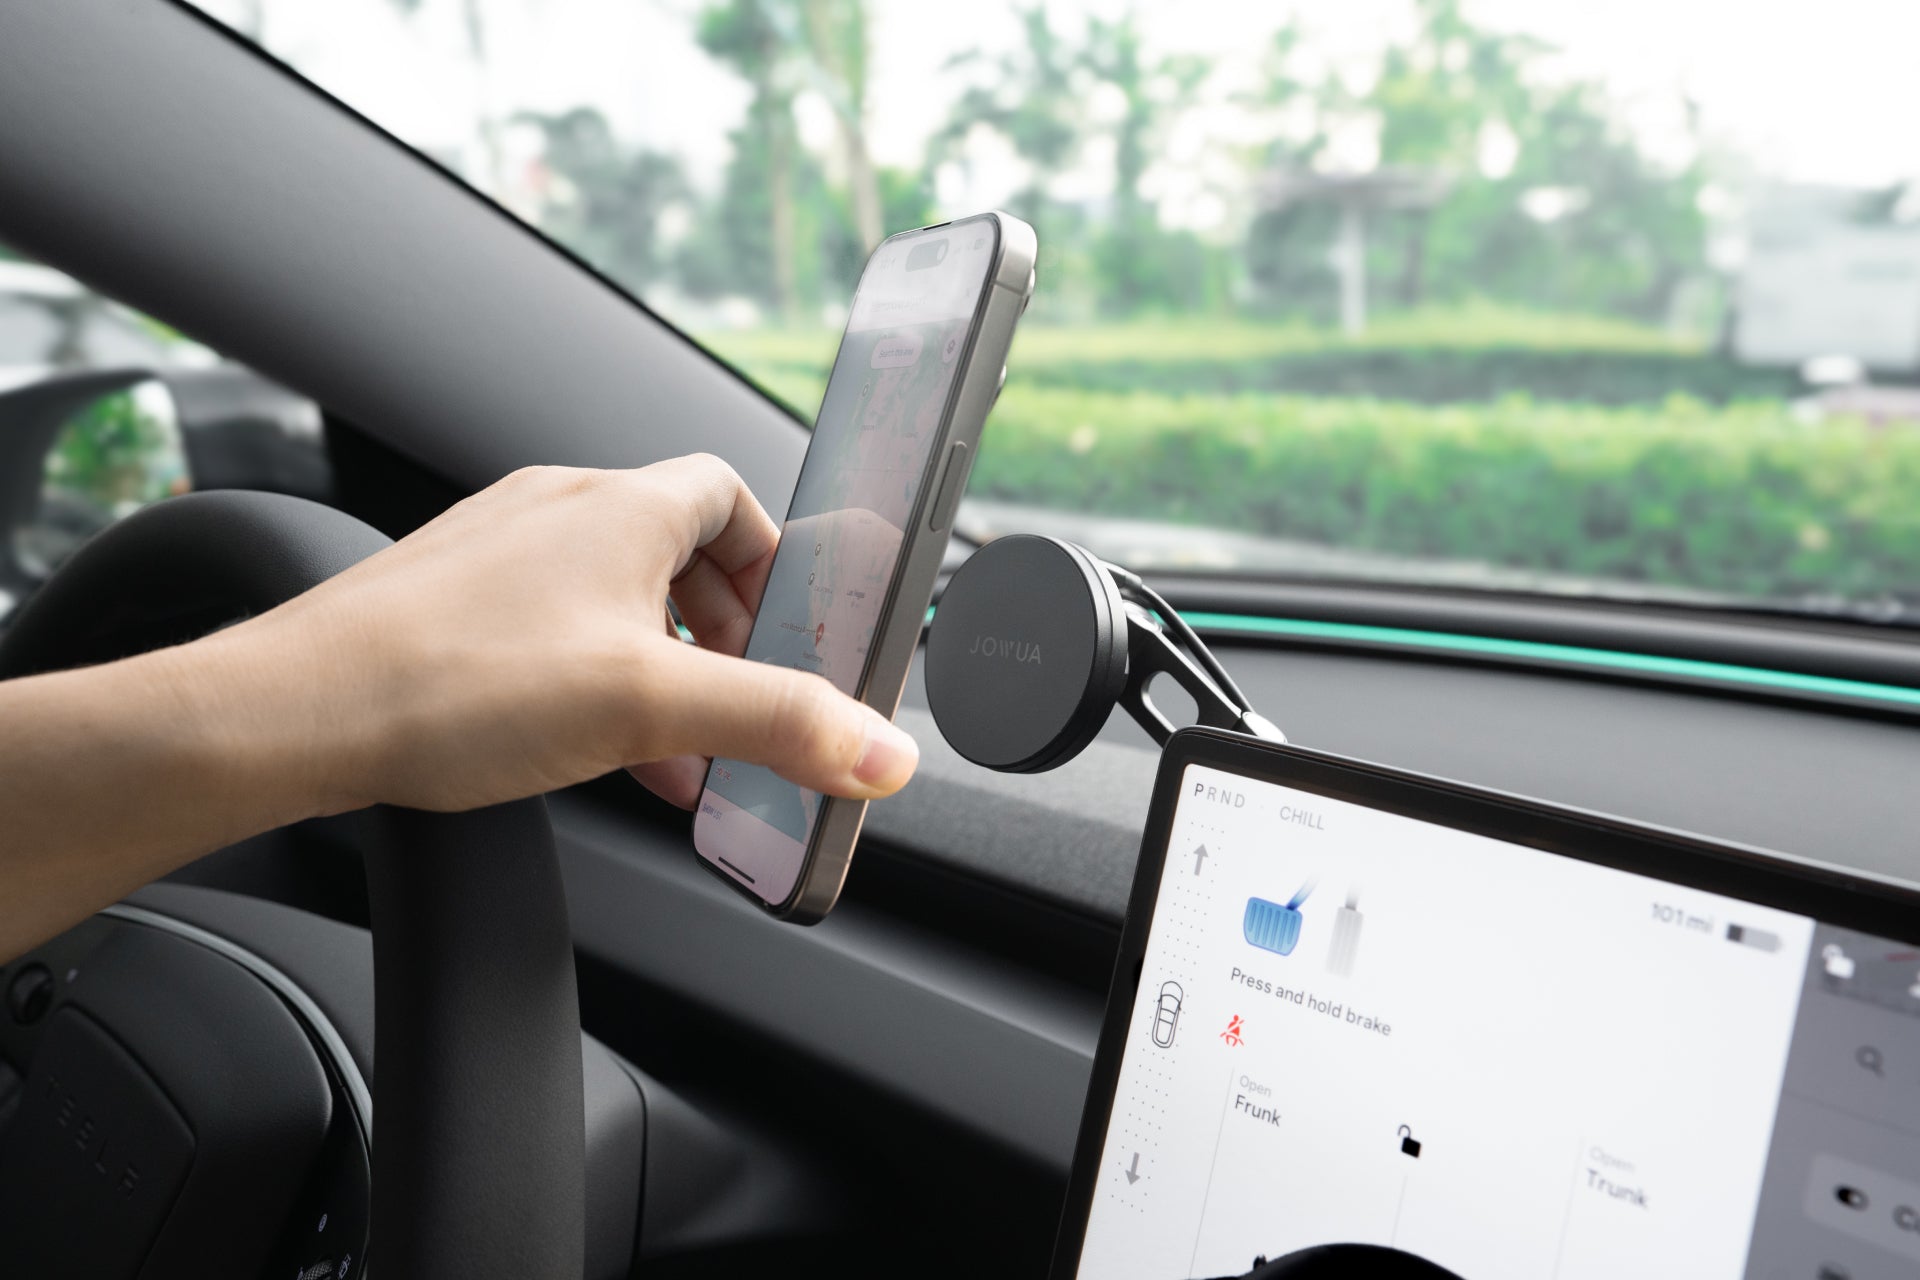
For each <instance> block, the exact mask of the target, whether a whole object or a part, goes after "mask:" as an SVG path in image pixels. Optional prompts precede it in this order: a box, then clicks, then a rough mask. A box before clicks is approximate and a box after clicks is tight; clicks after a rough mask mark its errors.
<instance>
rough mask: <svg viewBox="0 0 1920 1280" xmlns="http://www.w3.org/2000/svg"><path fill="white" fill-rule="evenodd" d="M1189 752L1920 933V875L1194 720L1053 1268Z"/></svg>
mask: <svg viewBox="0 0 1920 1280" xmlns="http://www.w3.org/2000/svg"><path fill="white" fill-rule="evenodd" d="M1191 764H1199V765H1206V766H1209V767H1211V768H1215V769H1220V770H1222V771H1224V772H1227V773H1231V774H1235V775H1238V776H1240V777H1244V778H1248V779H1251V780H1255V781H1260V782H1272V783H1277V784H1279V785H1280V786H1284V787H1292V788H1294V789H1296V790H1300V791H1305V792H1309V793H1311V794H1313V795H1319V796H1325V797H1327V798H1329V799H1334V800H1342V801H1346V802H1347V803H1349V804H1355V805H1360V806H1363V807H1365V808H1369V809H1375V810H1379V811H1382V812H1386V813H1392V814H1398V815H1400V816H1402V817H1407V818H1412V819H1415V820H1416V821H1420V822H1430V823H1433V824H1435V825H1437V826H1443V827H1451V828H1453V829H1455V830H1457V831H1466V832H1469V833H1471V834H1474V835H1482V836H1487V837H1489V838H1491V839H1494V840H1502V841H1505V842H1506V843H1508V844H1515V845H1520V846H1523V847H1526V848H1531V849H1538V850H1540V851H1541V852H1543V853H1548V854H1553V855H1556V856H1559V857H1563V858H1571V859H1574V860H1575V861H1578V862H1587V863H1593V864H1595V865H1597V866H1604V867H1613V868H1615V869H1616V870H1620V871H1627V872H1632V873H1633V874H1635V875H1641V876H1647V877H1649V878H1651V879H1655V880H1661V881H1665V882H1666V883H1669V884H1676V885H1682V886H1685V887H1688V888H1693V889H1699V890H1703V891H1705V892H1708V893H1717V894H1723V895H1725V896H1727V897H1731V898H1741V899H1744V900H1746V901H1748V902H1753V903H1758V904H1760V905H1762V906H1768V907H1774V908H1777V909H1779V910H1782V911H1790V912H1793V913H1795V914H1797V915H1803V916H1810V917H1812V918H1813V919H1815V920H1817V921H1820V922H1821V923H1823V924H1830V925H1837V926H1839V927H1841V928H1844V929H1854V930H1858V931H1859V932H1862V933H1869V934H1873V935H1874V936H1876V937H1881V938H1887V939H1890V940H1892V941H1895V942H1899V943H1903V944H1913V945H1920V886H1916V885H1913V884H1908V883H1906V882H1904V881H1899V880H1893V879H1889V878H1884V877H1880V876H1874V875H1869V874H1867V873H1864V872H1858V871H1851V870H1847V869H1845V868H1842V867H1836V866H1832V865H1830V864H1828V863H1823V862H1816V861H1813V860H1811V859H1805V858H1797V857H1793V856H1792V855H1789V854H1782V853H1774V852H1771V851H1768V850H1764V849H1757V848H1754V847H1751V846H1748V845H1741V844H1734V843H1730V842H1727V841H1718V840H1709V839H1706V838H1705V837H1702V836H1697V835H1692V834H1689V833H1687V832H1683V831H1674V830H1669V829H1667V828H1664V827H1656V826H1651V825H1648V824H1644V823H1636V822H1628V821H1626V820H1624V819H1621V818H1615V817H1610V816H1608V815H1606V814H1600V813H1593V812H1589V811H1587V810H1584V809H1576V808H1571V807H1568V806H1563V805H1554V804H1548V803H1546V802H1544V801H1539V800H1531V799H1528V798H1526V797H1524V796H1517V795H1512V794H1509V793H1507V792H1503V791H1494V790H1490V789H1487V788H1484V787H1473V786H1468V785H1466V784H1465V783H1459V782H1453V781H1449V780H1448V779H1445V778H1436V777H1431V776H1428V775H1426V774H1419V773H1411V772H1408V771H1405V770H1400V769H1390V768H1387V767H1385V766H1382V765H1376V764H1369V763H1367V762H1365V761H1361V760H1352V759H1349V758H1347V757H1345V756H1337V755H1332V754H1329V753H1326V752H1321V751H1311V750H1307V749H1305V748H1302V747H1297V746H1289V745H1285V744H1282V743H1276V742H1269V741H1265V740H1262V739H1259V738H1253V737H1249V736H1247V735H1245V734H1241V733H1232V732H1228V731H1225V730H1221V729H1211V728H1191V729H1182V730H1181V731H1180V732H1178V733H1176V734H1174V735H1173V737H1172V738H1171V739H1170V740H1169V741H1168V743H1167V745H1166V749H1165V750H1164V751H1163V752H1162V753H1161V756H1160V769H1159V772H1158V774H1157V775H1156V776H1155V778H1154V784H1153V801H1152V805H1151V807H1150V808H1149V810H1148V813H1147V825H1146V830H1145V832H1144V833H1143V834H1142V836H1141V841H1140V860H1139V863H1138V865H1137V867H1136V869H1135V871H1134V878H1133V889H1132V891H1131V892H1130V893H1129V894H1128V897H1127V914H1126V919H1125V922H1124V923H1123V924H1122V926H1121V937H1120V953H1119V956H1118V958H1117V959H1116V960H1115V963H1114V970H1113V980H1112V983H1111V984H1110V986H1109V987H1108V990H1107V1009H1106V1014H1105V1017H1104V1019H1103V1020H1102V1022H1101V1026H1100V1042H1099V1048H1098V1049H1097V1050H1096V1052H1095V1054H1094V1060H1093V1077H1092V1080H1091V1083H1090V1084H1089V1085H1088V1088H1087V1103H1086V1108H1085V1110H1084V1111H1082V1113H1081V1117H1080V1133H1079V1138H1078V1140H1077V1142H1076V1145H1075V1147H1074V1158H1073V1172H1072V1175H1071V1177H1070V1179H1069V1181H1068V1184H1067V1199H1066V1205H1065V1208H1064V1209H1063V1210H1062V1212H1061V1217H1060V1231H1059V1235H1058V1236H1057V1237H1056V1239H1055V1243H1054V1251H1053V1265H1052V1267H1051V1268H1050V1269H1049V1271H1048V1275H1049V1276H1050V1277H1051V1280H1073V1277H1074V1273H1075V1271H1076V1270H1077V1269H1078V1267H1079V1265H1080V1252H1081V1249H1082V1247H1083V1246H1084V1245H1085V1243H1086V1233H1087V1219H1088V1217H1089V1215H1090V1214H1091V1212H1092V1208H1093V1191H1094V1184H1095V1182H1096V1181H1097V1179H1098V1175H1099V1169H1098V1167H1097V1162H1098V1161H1099V1159H1100V1153H1101V1151H1102V1149H1103V1147H1104V1146H1105V1141H1106V1133H1107V1125H1108V1123H1109V1121H1110V1120H1111V1118H1112V1112H1113V1099H1114V1093H1115V1091H1116V1090H1117V1089H1118V1088H1119V1084H1120V1064H1121V1060H1122V1058H1123V1057H1124V1056H1125V1051H1126V1042H1127V1036H1128V1033H1129V1030H1130V1029H1131V1024H1132V1022H1133V1007H1134V1001H1135V999H1136V997H1137V995H1138V993H1139V987H1140V979H1141V970H1142V967H1143V966H1144V964H1145V959H1146V951H1147V939H1148V936H1149V934H1150V932H1151V929H1152V923H1153V913H1154V906H1155V904H1156V902H1157V901H1158V899H1159V896H1160V879H1161V874H1162V871H1163V869H1164V868H1165V865H1166V858H1167V845H1168V842H1169V841H1170V840H1171V839H1172V838H1173V817H1174V811H1175V809H1176V808H1178V805H1179V798H1180V797H1179V791H1180V783H1181V779H1182V777H1183V776H1184V775H1185V773H1186V769H1187V766H1188V765H1191Z"/></svg>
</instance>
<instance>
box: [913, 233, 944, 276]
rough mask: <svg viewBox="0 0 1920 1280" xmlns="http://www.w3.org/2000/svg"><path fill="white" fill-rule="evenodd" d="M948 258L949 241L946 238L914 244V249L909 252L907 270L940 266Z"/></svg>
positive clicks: (922, 269)
mask: <svg viewBox="0 0 1920 1280" xmlns="http://www.w3.org/2000/svg"><path fill="white" fill-rule="evenodd" d="M946 258H947V242H946V241H945V240H944V239H942V240H929V241H927V242H926V243H925V244H917V245H915V246H913V248H912V250H911V251H909V252H908V254H907V270H909V271H924V270H926V269H927V268H928V267H937V266H939V265H940V264H941V263H942V262H944V261H946Z"/></svg>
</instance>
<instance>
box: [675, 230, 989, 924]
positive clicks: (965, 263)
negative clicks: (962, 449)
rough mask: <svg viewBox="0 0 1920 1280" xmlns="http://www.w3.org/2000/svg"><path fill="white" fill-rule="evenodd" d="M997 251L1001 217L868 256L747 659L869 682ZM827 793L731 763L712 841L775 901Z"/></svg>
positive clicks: (792, 875)
mask: <svg viewBox="0 0 1920 1280" xmlns="http://www.w3.org/2000/svg"><path fill="white" fill-rule="evenodd" d="M996 248H997V245H996V242H995V239H994V232H993V230H992V229H991V227H989V226H987V225H985V224H984V223H981V222H977V221H976V222H967V223H958V224H954V225H953V226H951V227H948V228H944V229H934V230H930V231H927V232H923V233H920V234H918V235H912V236H900V237H896V238H895V239H894V240H893V241H891V242H890V243H889V244H888V245H887V246H883V247H882V249H881V250H880V251H879V252H877V253H876V254H875V255H874V257H873V259H872V260H871V261H870V262H869V263H868V264H867V268H866V271H865V273H864V274H863V275H862V277H861V280H860V285H859V288H858V289H857V290H856V291H855V294H854V299H853V305H852V310H851V313H850V315H849V317H848V322H847V332H846V337H845V338H844V339H843V341H842V342H841V346H840V353H839V356H838V357H837V358H836V359H835V360H834V365H833V373H832V375H831V377H830V378H829V379H828V382H827V390H826V396H825V398H824V400H823V401H822V403H821V406H820V416H819V419H818V421H817V422H816V423H815V426H814V431H813V441H812V443H811V444H810V445H809V446H808V449H807V457H806V462H805V464H804V465H803V466H802V467H801V470H800V478H799V481H798V483H797V485H796V486H795V489H794V495H793V503H792V506H791V507H790V508H789V510H788V512H787V519H786V523H785V525H784V526H783V527H782V529H781V532H780V546H779V549H778V551H776V552H775V554H774V561H773V566H772V569H771V570H770V572H769V573H768V576H767V586H766V592H765V595H764V596H763V597H762V598H761V601H760V607H759V611H758V614H757V616H756V618H755V622H754V629H753V635H752V638H751V639H750V640H749V641H748V643H747V649H746V657H747V659H748V660H749V661H751V662H772V663H777V664H778V665H780V666H784V667H792V668H795V669H797V670H800V671H811V672H814V673H816V674H818V675H821V676H824V677H826V678H827V679H828V680H830V681H832V682H833V684H834V685H835V686H836V687H837V688H839V689H840V690H841V692H843V693H848V694H857V693H858V692H859V691H860V682H861V678H862V676H863V675H864V673H865V671H866V667H867V657H868V652H869V650H870V648H871V646H872V641H873V636H874V630H875V628H876V626H877V625H878V624H879V623H880V622H881V620H882V613H881V611H882V610H883V609H884V608H885V607H886V605H887V597H888V591H889V589H890V587H891V585H892V583H893V579H894V573H895V570H896V569H897V568H898V566H899V558H900V551H901V546H902V543H903V531H904V530H905V529H907V527H908V525H909V523H910V521H911V519H912V514H913V512H914V510H915V502H916V500H917V499H918V498H919V497H920V489H921V486H922V482H923V479H924V477H925V475H926V472H927V469H928V465H929V461H930V459H931V456H932V451H933V449H934V447H935V445H936V444H937V442H938V441H939V439H940V433H941V427H942V423H943V419H944V417H945V414H946V410H947V403H948V400H949V398H950V393H951V392H952V390H953V385H954V374H955V371H956V369H957V368H958V365H959V358H960V356H961V355H962V354H963V352H964V349H965V344H966V341H967V335H968V330H969V329H970V327H971V325H972V322H973V318H974V315H975V313H976V311H977V310H978V307H979V303H980V295H981V293H982V292H983V291H984V290H985V289H986V288H987V287H988V284H987V281H988V271H989V269H990V268H991V267H992V265H993V261H994V253H995V250H996ZM819 806H820V797H819V795H818V794H816V793H814V792H811V791H807V790H805V789H803V788H801V787H797V786H795V785H794V784H793V783H791V782H788V781H786V780H785V779H784V778H781V777H780V776H779V775H778V774H776V773H774V772H773V771H772V770H771V769H766V768H763V767H761V766H758V765H750V764H745V763H742V762H741V761H738V760H725V759H721V760H715V761H714V762H713V766H712V768H711V770H710V771H709V773H708V777H707V788H706V793H705V795H704V796H703V797H702V800H701V807H702V816H703V817H704V818H706V819H708V820H709V821H710V822H712V823H714V824H715V825H713V826H711V827H701V828H697V829H696V843H698V842H699V841H700V839H701V837H702V835H703V834H704V833H706V832H711V833H712V839H713V841H714V843H715V845H716V851H715V852H713V853H712V854H709V853H708V851H707V850H706V849H705V848H704V847H703V848H702V850H701V852H702V854H703V856H709V857H710V858H711V859H712V860H716V861H718V862H720V863H721V865H723V866H725V867H726V868H727V870H728V871H729V872H730V873H731V874H733V875H734V876H736V877H738V878H740V879H743V880H745V881H746V882H748V883H750V884H752V885H753V886H754V889H755V891H756V892H757V893H758V894H759V895H760V896H761V897H763V898H764V899H765V900H767V901H769V902H778V901H780V900H781V899H783V898H784V897H786V896H787V894H788V893H790V892H791V891H792V889H793V886H794V883H795V880H796V878H797V877H798V875H799V873H800V869H801V864H802V861H803V858H804V855H805V852H806V849H807V845H808V841H809V837H810V836H811V834H812V831H813V826H814V821H815V816H816V814H817V813H818V810H819Z"/></svg>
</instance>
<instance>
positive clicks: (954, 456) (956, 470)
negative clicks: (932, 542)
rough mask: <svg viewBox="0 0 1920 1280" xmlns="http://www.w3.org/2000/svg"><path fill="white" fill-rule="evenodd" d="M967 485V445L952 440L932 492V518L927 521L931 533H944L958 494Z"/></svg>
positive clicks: (957, 500)
mask: <svg viewBox="0 0 1920 1280" xmlns="http://www.w3.org/2000/svg"><path fill="white" fill-rule="evenodd" d="M966 487H967V446H966V445H964V444H962V443H961V442H959V441H958V440H956V441H954V443H953V447H952V448H950V449H948V450H947V465H946V466H945V467H942V468H941V470H940V487H939V488H938V489H936V490H934V494H933V518H932V519H930V520H929V521H927V528H928V529H929V530H930V531H931V532H933V533H944V532H945V531H946V528H947V526H948V525H949V524H951V523H953V509H954V508H955V507H957V506H959V505H960V495H961V494H962V493H963V492H965V491H966Z"/></svg>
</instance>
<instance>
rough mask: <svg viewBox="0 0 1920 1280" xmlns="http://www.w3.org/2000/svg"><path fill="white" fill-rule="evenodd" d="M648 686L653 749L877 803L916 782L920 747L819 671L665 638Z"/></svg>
mask: <svg viewBox="0 0 1920 1280" xmlns="http://www.w3.org/2000/svg"><path fill="white" fill-rule="evenodd" d="M659 650H660V652H659V653H658V656H657V657H654V658H652V661H651V666H652V671H651V672H650V678H649V679H648V681H647V683H648V686H649V690H648V691H649V693H650V694H652V695H653V696H650V697H649V698H647V699H646V716H647V720H648V724H647V728H646V737H647V740H648V741H647V745H648V748H649V756H650V758H652V759H659V758H661V757H664V756H674V755H683V754H694V755H703V756H724V757H727V758H728V759H732V760H741V761H745V762H746V763H748V764H758V765H765V766H766V767H767V768H769V769H772V770H773V771H774V772H775V773H777V774H779V775H780V776H781V777H783V778H785V779H786V780H787V781H789V782H794V783H798V784H799V785H800V786H803V787H806V788H808V789H809V790H812V791H821V792H825V793H826V794H828V795H836V796H847V797H850V798H852V799H856V800H872V799H877V798H878V797H880V796H886V795H892V794H893V793H894V792H896V791H898V790H899V789H900V788H901V787H903V786H905V785H906V784H907V779H908V778H910V777H912V776H913V770H914V766H915V765H917V764H918V763H919V762H920V748H919V747H918V746H917V745H916V744H915V743H914V740H913V739H912V738H911V737H909V736H908V735H907V733H906V732H905V731H904V730H902V729H900V728H897V727H896V726H895V725H894V724H893V723H892V722H891V721H889V720H888V719H887V718H886V717H885V716H883V715H881V714H880V713H879V712H877V711H875V710H874V709H873V708H871V707H869V706H866V705H865V704H863V703H861V702H858V701H856V700H855V699H853V698H850V697H848V696H847V695H846V694H844V693H841V692H840V691H839V690H838V689H836V688H834V687H833V686H832V685H831V684H829V683H827V681H826V680H825V679H824V678H822V677H820V676H817V675H814V674H812V673H811V672H805V671H793V670H790V669H788V668H786V667H776V666H770V665H768V664H766V663H761V662H748V661H746V660H745V659H743V658H734V657H729V656H727V655H726V654H721V653H715V652H713V651H712V650H710V649H702V648H699V647H697V646H695V645H690V644H677V643H676V644H665V645H661V646H659Z"/></svg>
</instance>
